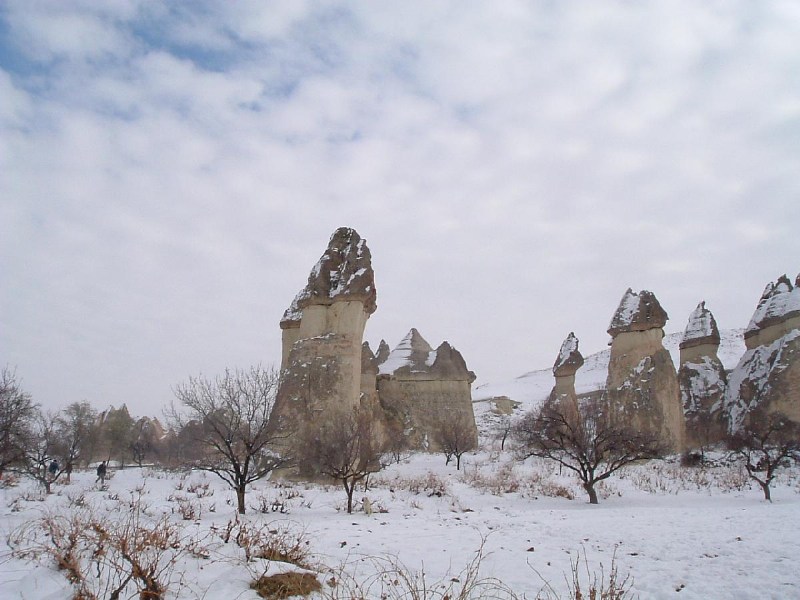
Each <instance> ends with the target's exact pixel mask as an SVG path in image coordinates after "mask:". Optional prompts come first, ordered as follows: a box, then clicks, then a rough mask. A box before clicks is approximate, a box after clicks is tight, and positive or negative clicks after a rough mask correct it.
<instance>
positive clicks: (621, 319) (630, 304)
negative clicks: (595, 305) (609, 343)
mask: <svg viewBox="0 0 800 600" xmlns="http://www.w3.org/2000/svg"><path fill="white" fill-rule="evenodd" d="M638 311H639V294H637V293H636V292H634V291H633V290H632V289H631V288H628V290H627V291H626V292H625V294H624V295H623V296H622V300H620V303H619V307H617V312H615V313H614V317H613V318H612V319H611V324H610V325H609V326H608V328H609V329H615V328H620V327H626V326H628V325H631V324H632V323H633V317H634V316H636V313H637V312H638Z"/></svg>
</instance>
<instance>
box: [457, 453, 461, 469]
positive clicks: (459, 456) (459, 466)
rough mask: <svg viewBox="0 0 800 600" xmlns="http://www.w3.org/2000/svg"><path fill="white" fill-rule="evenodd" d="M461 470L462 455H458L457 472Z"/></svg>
mask: <svg viewBox="0 0 800 600" xmlns="http://www.w3.org/2000/svg"><path fill="white" fill-rule="evenodd" d="M460 470H461V455H460V454H456V471H460Z"/></svg>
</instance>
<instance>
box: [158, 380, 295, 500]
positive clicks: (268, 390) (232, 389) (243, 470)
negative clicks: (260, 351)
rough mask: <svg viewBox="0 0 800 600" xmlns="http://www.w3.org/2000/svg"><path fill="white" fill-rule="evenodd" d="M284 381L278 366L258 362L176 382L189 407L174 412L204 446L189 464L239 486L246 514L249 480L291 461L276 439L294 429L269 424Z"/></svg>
mask: <svg viewBox="0 0 800 600" xmlns="http://www.w3.org/2000/svg"><path fill="white" fill-rule="evenodd" d="M279 381H280V377H279V374H278V372H277V371H275V370H274V369H263V368H261V367H258V366H257V367H251V368H250V369H249V370H239V369H237V370H234V371H231V370H228V369H226V370H225V372H224V373H223V374H222V375H219V376H217V377H216V378H214V379H206V378H204V377H202V376H199V377H195V378H190V379H189V381H188V382H186V383H183V384H181V385H179V386H177V387H176V388H175V396H176V397H177V399H178V400H179V401H180V402H181V404H183V406H184V407H185V408H186V409H187V412H186V413H181V412H180V411H179V410H177V409H176V408H175V407H174V406H173V407H172V409H171V410H170V411H169V415H168V416H169V417H170V419H171V420H172V421H173V423H174V425H175V426H176V429H178V430H181V431H186V432H187V435H190V436H192V437H193V440H191V441H193V442H195V443H197V444H198V445H199V446H201V447H202V448H203V451H202V452H200V453H198V454H197V455H196V456H195V458H194V460H192V461H191V462H190V463H189V464H190V465H191V466H193V467H195V468H197V469H202V470H205V471H210V472H211V473H214V474H215V475H217V476H218V477H219V478H220V479H222V480H223V481H225V482H226V483H227V484H228V485H229V486H230V487H231V488H232V489H233V490H234V491H235V492H236V499H237V503H238V511H239V513H240V514H245V492H246V491H247V486H248V485H249V484H251V483H252V482H254V481H257V480H259V479H262V478H263V477H266V476H267V475H269V474H270V473H271V472H272V471H273V470H274V469H276V468H278V467H280V466H283V465H284V464H285V463H286V461H287V459H286V458H285V457H282V456H280V455H279V453H278V451H277V448H276V444H277V443H279V442H280V441H281V440H283V439H285V438H286V437H287V435H289V434H288V433H287V432H282V433H276V432H275V431H274V430H273V429H271V428H269V427H268V423H269V417H270V414H271V412H272V408H273V406H274V405H275V394H276V392H277V389H278V383H279ZM187 441H189V440H187Z"/></svg>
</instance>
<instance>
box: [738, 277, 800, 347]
mask: <svg viewBox="0 0 800 600" xmlns="http://www.w3.org/2000/svg"><path fill="white" fill-rule="evenodd" d="M798 281H800V275H798V276H797V279H796V281H795V285H792V282H791V281H790V280H789V278H788V277H787V276H786V275H781V276H780V277H779V278H778V280H777V281H776V282H775V283H768V284H767V287H766V288H764V292H763V293H762V294H761V299H760V300H759V301H758V306H757V307H756V310H755V312H754V313H753V318H751V319H750V323H749V324H748V326H747V329H746V330H745V333H744V335H745V338H747V337H750V336H752V335H755V334H756V333H758V331H759V330H761V329H764V328H765V327H769V326H770V325H775V324H777V323H781V322H782V321H785V320H786V319H790V318H792V317H795V316H798V315H800V286H798V285H797V282H798Z"/></svg>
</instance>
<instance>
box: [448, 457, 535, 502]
mask: <svg viewBox="0 0 800 600" xmlns="http://www.w3.org/2000/svg"><path fill="white" fill-rule="evenodd" d="M461 481H462V482H464V483H466V484H467V485H470V486H472V487H474V488H475V489H477V490H479V491H481V492H489V493H490V494H492V495H494V496H502V495H503V494H511V493H514V492H518V491H519V489H520V486H521V483H520V480H519V477H518V475H517V474H516V472H515V471H514V464H513V463H510V462H509V463H505V464H503V465H500V466H499V467H498V468H496V469H494V470H493V471H491V472H490V473H488V474H486V473H484V471H483V470H482V469H481V468H480V466H478V465H476V466H475V468H473V469H465V470H464V473H463V474H462V476H461Z"/></svg>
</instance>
